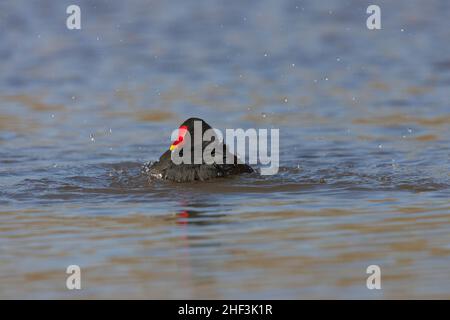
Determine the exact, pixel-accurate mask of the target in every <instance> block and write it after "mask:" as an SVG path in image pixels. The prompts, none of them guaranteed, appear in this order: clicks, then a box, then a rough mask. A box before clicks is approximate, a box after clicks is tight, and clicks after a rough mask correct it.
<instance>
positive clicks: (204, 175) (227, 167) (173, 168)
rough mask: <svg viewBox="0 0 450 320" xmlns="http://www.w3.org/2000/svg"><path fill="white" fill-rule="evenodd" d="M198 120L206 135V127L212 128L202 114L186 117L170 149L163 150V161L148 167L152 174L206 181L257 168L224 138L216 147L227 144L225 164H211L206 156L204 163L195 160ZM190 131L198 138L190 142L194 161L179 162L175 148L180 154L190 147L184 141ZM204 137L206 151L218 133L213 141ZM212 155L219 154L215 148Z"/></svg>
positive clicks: (183, 180)
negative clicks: (228, 145) (240, 157)
mask: <svg viewBox="0 0 450 320" xmlns="http://www.w3.org/2000/svg"><path fill="white" fill-rule="evenodd" d="M197 121H198V123H199V124H200V123H201V127H202V137H203V134H204V133H205V131H206V130H208V129H212V128H211V126H210V125H209V124H207V123H206V122H205V121H203V120H202V119H199V118H189V119H187V120H186V121H184V122H183V123H182V124H181V126H180V127H179V129H178V139H177V140H176V141H174V142H173V143H172V145H171V146H170V148H169V150H167V151H166V152H164V153H163V155H162V156H161V157H160V158H159V161H156V162H154V163H151V164H149V165H146V166H145V167H144V171H145V172H146V173H147V174H148V175H150V176H151V177H153V178H157V179H165V180H171V181H176V182H190V181H195V180H200V181H204V180H210V179H214V178H219V177H226V176H230V175H238V174H241V173H251V172H253V169H252V168H251V167H250V166H249V165H247V164H245V163H242V162H241V161H240V160H239V159H238V157H237V156H236V155H234V154H231V153H229V151H228V148H227V146H226V145H225V144H224V143H222V142H218V145H217V146H216V150H220V149H219V148H223V162H222V164H220V163H212V164H207V163H205V161H204V159H203V157H202V158H201V159H200V162H201V163H199V164H195V163H194V160H193V156H194V144H195V141H196V138H195V137H194V124H195V122H197ZM187 132H189V134H190V141H193V142H194V143H190V146H191V157H192V161H191V162H190V164H187V163H181V164H175V163H174V162H173V161H172V158H171V154H172V152H179V155H181V156H182V155H183V148H184V147H186V146H184V142H185V141H186V140H187V139H185V137H186V133H187ZM202 137H200V140H199V141H200V142H201V143H202V146H201V150H202V154H203V151H204V150H205V148H206V147H207V146H208V145H209V144H210V143H213V142H214V141H215V140H214V139H217V136H215V135H213V137H214V138H213V139H212V140H210V141H203V139H202ZM197 139H198V138H197ZM187 145H189V144H187ZM212 155H215V153H214V152H212ZM227 155H228V157H230V158H229V159H233V162H232V163H227V162H226V157H227ZM219 157H220V155H219ZM229 162H230V161H229Z"/></svg>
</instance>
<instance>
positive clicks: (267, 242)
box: [0, 0, 450, 299]
mask: <svg viewBox="0 0 450 320" xmlns="http://www.w3.org/2000/svg"><path fill="white" fill-rule="evenodd" d="M79 3H80V6H81V11H82V30H79V31H73V30H72V31H71V30H67V29H66V27H65V19H66V17H67V15H66V14H65V9H66V7H67V6H68V5H70V4H72V3H71V1H33V2H29V1H4V2H1V3H0V29H1V30H2V32H1V33H0V297H1V298H27V299H28V298H268V299H269V298H270V299H273V298H275V299H278V298H335V299H341V298H369V299H371V298H449V297H450V202H449V196H450V171H449V164H450V161H449V156H450V152H449V143H450V106H449V103H450V99H449V98H450V94H449V92H450V90H449V89H450V88H449V86H450V58H449V57H450V50H449V49H450V46H449V41H448V39H449V38H450V28H449V23H448V16H449V13H450V4H449V3H448V2H447V1H426V2H425V1H395V3H392V2H391V1H381V2H380V1H379V2H378V4H379V5H380V6H381V8H382V30H379V31H370V30H368V29H367V28H366V26H365V20H366V17H367V14H366V13H365V10H366V8H367V6H368V5H369V4H371V3H366V2H365V1H320V3H319V2H318V1H293V0H290V1H245V2H244V1H178V2H172V1H171V2H168V1H167V2H166V1H126V2H124V1H95V2H92V1H80V2H79ZM190 116H197V117H201V118H203V119H205V120H206V121H207V122H209V123H210V124H211V125H212V126H214V127H217V128H219V129H225V128H279V129H280V162H281V167H280V171H279V173H278V174H277V175H275V176H260V175H258V174H251V175H247V176H242V177H237V178H230V179H220V180H217V181H211V182H204V183H192V184H176V183H166V182H161V181H156V182H155V181H149V180H148V178H147V177H146V176H145V175H143V174H142V173H141V167H142V165H143V164H144V163H145V162H147V161H155V160H157V159H158V157H159V155H160V154H162V152H163V151H165V150H166V149H167V148H168V146H169V144H170V140H169V138H170V133H171V132H172V130H173V129H175V128H176V127H177V126H178V125H179V124H180V123H181V122H182V121H183V120H184V119H186V118H188V117H190ZM71 264H76V265H79V266H80V267H81V269H82V290H79V291H77V290H75V291H69V290H67V289H66V287H65V281H66V277H67V275H66V273H65V270H66V268H67V266H68V265H71ZM371 264H376V265H379V266H380V267H381V270H382V290H368V289H367V288H366V278H367V276H368V275H367V274H366V268H367V267H368V266H369V265H371Z"/></svg>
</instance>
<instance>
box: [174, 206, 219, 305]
mask: <svg viewBox="0 0 450 320" xmlns="http://www.w3.org/2000/svg"><path fill="white" fill-rule="evenodd" d="M181 207H189V208H192V207H196V208H208V209H211V208H212V206H210V205H205V204H192V203H190V204H188V203H186V202H183V203H182V205H181ZM224 216H225V215H224V214H208V211H206V210H191V209H189V210H188V209H185V210H181V211H179V212H177V213H176V215H175V222H176V224H177V225H178V226H179V227H178V231H179V239H180V240H181V241H180V244H181V246H180V247H179V248H178V249H179V259H177V261H178V268H179V269H180V274H181V277H182V284H181V285H183V286H185V288H191V290H196V288H199V290H200V288H204V287H205V284H207V287H209V288H216V287H218V286H216V285H215V282H216V278H215V277H212V276H210V275H211V274H214V272H217V270H215V268H216V266H215V265H214V261H216V257H214V256H206V255H205V254H204V252H205V251H204V250H203V248H204V247H211V246H215V247H217V248H219V247H221V244H220V242H218V241H217V240H216V239H214V238H211V237H210V235H211V233H209V232H204V230H203V229H204V228H208V227H210V226H212V225H215V224H221V223H223V222H222V221H221V220H222V218H223V217H224ZM205 234H207V235H205ZM192 294H194V295H195V292H192ZM210 294H211V295H212V296H216V295H217V294H218V293H217V292H211V293H210Z"/></svg>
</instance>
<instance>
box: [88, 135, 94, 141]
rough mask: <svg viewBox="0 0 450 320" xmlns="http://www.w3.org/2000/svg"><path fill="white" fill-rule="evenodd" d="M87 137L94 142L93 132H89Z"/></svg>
mask: <svg viewBox="0 0 450 320" xmlns="http://www.w3.org/2000/svg"><path fill="white" fill-rule="evenodd" d="M89 138H91V141H92V142H95V138H94V134H93V133H91V134H90V135H89Z"/></svg>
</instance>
